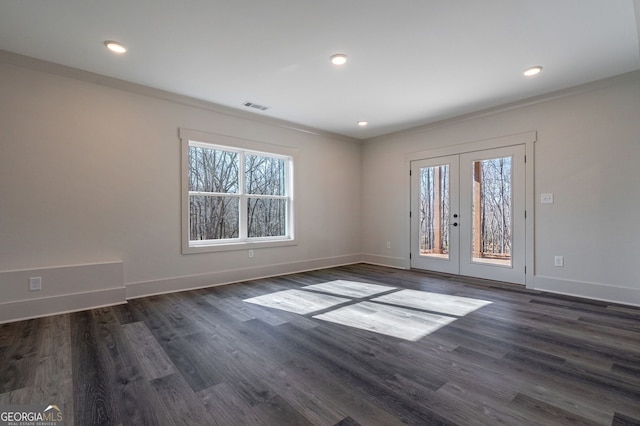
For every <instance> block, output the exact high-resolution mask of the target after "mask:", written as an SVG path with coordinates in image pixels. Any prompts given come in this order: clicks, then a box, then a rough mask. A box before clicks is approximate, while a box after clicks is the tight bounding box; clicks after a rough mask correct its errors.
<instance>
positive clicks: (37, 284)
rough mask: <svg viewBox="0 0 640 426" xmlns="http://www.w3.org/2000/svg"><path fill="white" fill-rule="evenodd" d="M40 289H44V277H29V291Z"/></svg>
mask: <svg viewBox="0 0 640 426" xmlns="http://www.w3.org/2000/svg"><path fill="white" fill-rule="evenodd" d="M40 290H42V277H31V278H29V291H40Z"/></svg>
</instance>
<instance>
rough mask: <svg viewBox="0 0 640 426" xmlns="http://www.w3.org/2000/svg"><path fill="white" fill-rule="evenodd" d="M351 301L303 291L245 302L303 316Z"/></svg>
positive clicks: (254, 298) (280, 292)
mask: <svg viewBox="0 0 640 426" xmlns="http://www.w3.org/2000/svg"><path fill="white" fill-rule="evenodd" d="M350 301H351V300H350V299H345V298H342V297H336V296H329V295H327V294H318V293H312V292H310V291H301V290H284V291H278V292H276V293H271V294H265V295H264V296H258V297H252V298H251V299H246V300H245V302H249V303H253V304H256V305H261V306H266V307H268V308H275V309H281V310H283V311H288V312H293V313H296V314H301V315H305V314H310V313H312V312H318V311H321V310H323V309H327V308H331V307H333V306H336V305H340V304H342V303H346V302H350Z"/></svg>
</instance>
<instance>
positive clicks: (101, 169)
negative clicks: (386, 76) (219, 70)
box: [0, 55, 361, 322]
mask: <svg viewBox="0 0 640 426" xmlns="http://www.w3.org/2000/svg"><path fill="white" fill-rule="evenodd" d="M16 62H17V63H16ZM22 62H25V61H20V60H16V57H15V56H12V55H4V56H2V55H0V99H1V100H2V101H1V102H0V129H1V131H0V322H1V321H6V320H10V319H15V315H13V316H12V315H9V314H8V312H10V311H11V312H13V310H11V309H9V308H10V307H13V308H15V306H17V305H16V303H19V302H20V303H22V302H24V301H33V303H31V304H29V303H27V304H26V305H25V304H24V303H22V304H21V305H20V306H21V307H22V308H21V311H22V313H21V315H20V317H29V316H32V315H40V314H42V306H39V307H36V302H37V301H38V300H39V301H40V302H41V304H42V303H46V302H47V300H48V299H51V298H56V297H58V296H63V295H70V294H82V293H87V294H86V295H85V296H87V297H85V299H84V300H85V304H86V305H87V306H89V305H93V306H95V305H100V304H104V303H113V302H114V299H113V297H111V298H110V299H108V300H107V299H105V298H104V297H102V296H100V297H94V298H92V297H91V294H96V295H98V294H99V291H100V290H101V289H100V288H96V286H95V285H94V286H90V285H87V286H86V287H85V288H78V285H77V282H78V281H77V278H78V276H79V275H78V274H79V273H80V272H79V271H82V274H86V266H91V265H95V267H96V268H97V269H96V273H98V272H99V271H100V270H102V269H101V268H102V267H101V266H100V265H102V264H104V262H112V264H114V265H119V266H116V267H115V269H114V271H115V272H114V273H113V274H112V277H115V278H114V279H115V280H116V281H117V280H118V277H120V278H119V279H120V280H121V282H120V283H117V282H116V283H114V282H113V280H111V281H110V282H108V283H104V288H108V289H114V291H116V293H114V294H113V295H115V294H118V295H120V296H119V297H120V301H124V297H123V295H124V293H125V292H123V291H121V290H122V288H123V287H124V288H125V289H126V295H127V296H128V297H133V296H140V295H144V294H152V293H158V292H165V291H174V290H178V289H182V288H189V287H197V286H204V285H212V284H217V283H224V282H229V281H236V280H242V279H249V278H255V277H259V276H264V275H271V274H278V273H286V272H292V271H299V270H303V269H308V268H315V267H322V266H332V265H337V264H343V263H349V262H355V261H358V260H359V253H360V243H361V233H360V216H361V211H360V202H359V200H360V193H361V163H360V161H361V145H360V143H358V142H357V141H354V140H350V139H347V138H342V137H338V136H335V135H330V134H327V135H323V134H317V133H316V134H313V133H310V132H304V131H299V130H294V129H291V128H287V127H286V126H282V125H280V124H279V123H277V122H275V121H274V123H273V124H270V123H268V120H264V119H259V120H254V119H251V118H250V117H249V118H247V117H243V116H234V115H230V114H227V113H224V112H222V113H220V112H216V111H214V110H212V109H207V108H205V107H202V108H198V107H195V106H191V105H187V104H185V103H181V102H172V101H170V100H167V99H162V98H161V97H154V96H145V95H142V94H137V93H134V92H131V91H125V90H120V89H118V88H114V87H107V86H105V85H103V84H100V85H99V84H94V83H92V82H91V81H90V80H91V78H92V77H91V76H89V75H83V78H82V79H77V78H69V77H67V76H65V75H64V74H65V72H64V70H63V71H61V68H59V67H58V68H56V67H52V66H51V65H50V64H43V63H39V62H37V61H26V62H27V65H25V64H23V63H22ZM49 69H52V70H53V69H55V72H49ZM74 73H75V74H77V73H76V72H70V74H74ZM116 86H117V85H116ZM214 109H215V108H214ZM180 127H185V128H189V129H195V130H199V131H204V132H211V133H218V134H225V135H230V136H234V137H238V138H246V139H251V140H256V141H261V142H267V143H270V144H279V145H284V146H288V147H293V148H295V149H297V150H298V161H297V164H295V170H296V185H297V186H296V188H295V190H296V193H295V196H296V202H297V217H296V220H297V231H298V233H297V240H298V245H297V246H291V247H281V248H269V249H256V250H255V257H254V258H252V259H249V258H248V255H247V252H246V251H230V252H218V253H206V254H191V255H183V254H181V238H180V230H181V227H180V218H181V213H180V176H181V175H180V139H179V138H178V129H179V128H180ZM69 265H72V266H73V265H82V266H81V267H80V268H74V267H72V268H66V266H69ZM60 267H65V268H60ZM118 268H120V271H121V272H120V274H118V272H117V271H118ZM61 274H62V275H61ZM65 274H66V275H65ZM27 276H42V278H43V290H42V292H38V293H33V292H28V291H27V287H28V283H27V279H26V278H25V277H27ZM54 276H55V279H54ZM61 276H62V278H60V277H61ZM83 276H84V275H83ZM64 277H66V279H64ZM74 282H76V284H74ZM104 288H103V289H104ZM113 295H112V296H113ZM58 299H60V298H59V297H58ZM49 301H50V300H49ZM75 308H77V306H76V307H75ZM65 309H74V306H66V305H55V304H54V305H53V306H52V307H51V311H52V312H54V311H61V310H65Z"/></svg>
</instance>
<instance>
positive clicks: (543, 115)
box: [362, 73, 640, 305]
mask: <svg viewBox="0 0 640 426" xmlns="http://www.w3.org/2000/svg"><path fill="white" fill-rule="evenodd" d="M560 95H561V96H560ZM527 131H536V132H537V142H536V143H535V171H534V173H535V200H536V203H535V206H534V208H535V232H534V239H535V241H534V243H535V265H534V267H535V272H534V273H535V276H534V284H533V287H534V288H538V289H545V290H549V291H554V292H559V293H566V294H574V295H578V296H585V297H591V298H597V299H603V300H612V301H618V302H622V303H630V304H635V305H640V279H639V277H640V274H639V273H638V270H639V269H638V264H639V262H640V220H639V219H638V218H639V217H640V168H639V164H640V163H639V161H640V73H634V74H628V75H624V76H619V77H617V78H613V79H610V80H607V81H602V82H598V83H597V84H592V85H589V86H584V87H581V88H576V89H574V90H571V91H568V92H566V93H563V94H559V96H556V97H554V98H553V99H550V100H547V101H544V102H541V101H537V102H530V103H529V104H528V105H526V106H520V107H517V108H514V107H511V108H502V109H500V110H496V111H492V112H490V113H483V114H475V115H471V116H467V117H463V118H459V119H456V120H450V121H447V122H443V123H439V124H438V125H432V126H425V127H423V128H420V129H412V130H410V131H405V132H401V133H397V134H393V135H388V136H384V137H379V138H376V139H372V140H370V141H367V142H366V143H365V144H364V145H363V183H364V188H363V206H362V208H363V249H362V251H363V253H365V256H364V258H365V259H366V260H369V261H374V262H378V263H386V264H389V265H395V266H406V265H408V252H409V242H408V241H409V236H408V229H407V224H408V222H407V221H408V219H407V217H408V206H407V200H408V191H409V181H408V179H409V178H408V174H407V173H408V171H407V167H406V163H405V157H406V155H407V154H409V153H413V152H418V151H423V150H427V149H432V148H436V147H442V146H447V145H452V144H459V143H464V142H471V141H477V140H484V139H490V138H494V137H498V136H503V135H510V134H516V133H522V132H527ZM549 192H550V193H553V194H554V197H555V202H554V204H551V205H548V204H545V205H541V204H540V203H539V199H540V194H541V193H549ZM528 209H529V208H528ZM386 241H391V242H392V244H391V247H392V248H391V249H386V248H385V242H386ZM555 255H563V256H564V259H565V266H564V267H563V268H557V267H554V256H555Z"/></svg>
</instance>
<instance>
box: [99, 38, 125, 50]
mask: <svg viewBox="0 0 640 426" xmlns="http://www.w3.org/2000/svg"><path fill="white" fill-rule="evenodd" d="M104 45H105V46H107V49H109V50H110V51H112V52H114V53H124V52H126V51H127V48H126V47H124V46H123V45H122V44H121V43H118V42H117V41H112V40H107V41H105V42H104Z"/></svg>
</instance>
